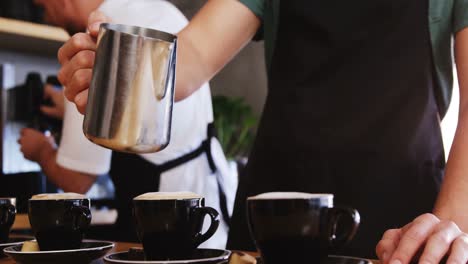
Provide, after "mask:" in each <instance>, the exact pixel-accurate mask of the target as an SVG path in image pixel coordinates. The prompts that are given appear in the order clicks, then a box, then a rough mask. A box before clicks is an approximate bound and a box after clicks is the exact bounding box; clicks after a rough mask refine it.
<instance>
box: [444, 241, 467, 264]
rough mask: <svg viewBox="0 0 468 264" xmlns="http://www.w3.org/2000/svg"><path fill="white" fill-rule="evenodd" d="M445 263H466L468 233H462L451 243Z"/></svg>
mask: <svg viewBox="0 0 468 264" xmlns="http://www.w3.org/2000/svg"><path fill="white" fill-rule="evenodd" d="M446 263H454V264H458V263H460V264H465V263H468V235H467V234H462V235H461V236H459V237H458V238H457V239H455V241H454V242H453V244H452V248H451V251H450V256H449V258H448V259H447V262H446Z"/></svg>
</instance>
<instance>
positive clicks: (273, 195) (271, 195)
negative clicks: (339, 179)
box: [247, 192, 334, 201]
mask: <svg viewBox="0 0 468 264" xmlns="http://www.w3.org/2000/svg"><path fill="white" fill-rule="evenodd" d="M333 196H334V195H333V194H331V193H305V192H266V193H261V194H258V195H254V196H250V197H248V198H247V200H248V201H271V200H315V199H333Z"/></svg>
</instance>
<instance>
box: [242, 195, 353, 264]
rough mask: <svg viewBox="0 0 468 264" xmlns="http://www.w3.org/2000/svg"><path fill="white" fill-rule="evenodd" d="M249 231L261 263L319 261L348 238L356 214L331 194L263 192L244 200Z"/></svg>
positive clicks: (282, 263) (351, 231) (349, 238)
mask: <svg viewBox="0 0 468 264" xmlns="http://www.w3.org/2000/svg"><path fill="white" fill-rule="evenodd" d="M247 210H248V212H247V213H248V222H249V228H250V233H251V235H252V238H253V239H254V241H255V244H256V246H257V249H258V251H259V252H260V254H261V256H262V260H263V262H264V263H265V264H284V263H296V264H301V263H304V264H305V263H320V261H322V260H324V259H326V258H327V256H328V254H329V253H330V251H331V250H332V249H336V248H339V247H341V246H343V245H344V244H346V243H347V242H348V241H350V240H351V239H352V238H353V236H354V234H355V233H356V231H357V228H358V225H359V221H360V217H359V213H358V212H357V211H356V210H354V209H351V208H343V207H333V195H332V194H308V193H293V192H286V193H265V194H260V195H257V196H254V197H249V198H248V199H247Z"/></svg>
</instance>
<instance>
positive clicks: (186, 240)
mask: <svg viewBox="0 0 468 264" xmlns="http://www.w3.org/2000/svg"><path fill="white" fill-rule="evenodd" d="M204 203H205V202H204V198H202V197H200V196H198V195H196V194H193V193H147V194H143V195H140V196H138V197H135V198H134V199H133V214H134V219H135V221H136V228H137V234H138V237H139V238H140V241H141V243H142V244H143V249H144V252H145V258H146V259H147V260H184V259H187V258H189V257H190V256H191V254H192V253H193V252H194V250H195V249H196V248H197V247H198V246H199V245H200V244H201V243H203V242H205V241H206V240H208V239H209V238H210V237H211V236H212V235H213V234H214V233H215V232H216V230H217V228H218V226H219V214H218V212H217V211H216V210H215V209H213V208H211V207H205V206H204ZM205 216H209V217H210V218H211V225H210V227H209V228H208V230H207V231H206V232H205V233H202V227H203V222H204V219H205Z"/></svg>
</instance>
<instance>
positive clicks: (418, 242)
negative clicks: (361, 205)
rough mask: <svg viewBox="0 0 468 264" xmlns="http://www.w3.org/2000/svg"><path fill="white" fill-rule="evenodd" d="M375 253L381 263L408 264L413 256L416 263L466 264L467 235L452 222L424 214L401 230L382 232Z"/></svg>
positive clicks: (467, 253)
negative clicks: (442, 263) (445, 263)
mask: <svg viewBox="0 0 468 264" xmlns="http://www.w3.org/2000/svg"><path fill="white" fill-rule="evenodd" d="M376 253H377V256H378V257H379V259H380V260H381V261H382V263H383V264H407V263H410V262H411V260H412V259H413V257H416V258H418V263H424V264H438V263H439V262H440V261H441V259H442V258H443V257H444V256H448V259H447V263H454V264H455V263H460V264H462V263H463V264H465V263H467V262H468V234H466V233H463V232H462V231H461V230H460V228H459V227H458V226H457V225H456V224H455V223H454V222H452V221H446V220H441V219H439V218H438V217H436V216H435V215H433V214H424V215H421V216H419V217H417V218H416V219H415V220H414V221H413V222H411V223H409V224H407V225H406V226H404V227H403V228H400V229H391V230H388V231H386V232H385V234H384V235H383V237H382V239H381V240H380V242H379V243H378V245H377V248H376Z"/></svg>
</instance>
